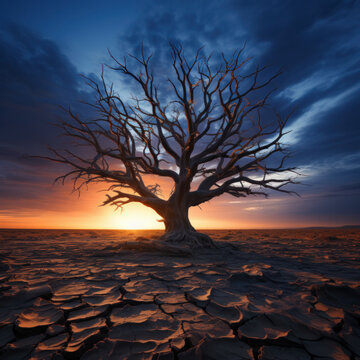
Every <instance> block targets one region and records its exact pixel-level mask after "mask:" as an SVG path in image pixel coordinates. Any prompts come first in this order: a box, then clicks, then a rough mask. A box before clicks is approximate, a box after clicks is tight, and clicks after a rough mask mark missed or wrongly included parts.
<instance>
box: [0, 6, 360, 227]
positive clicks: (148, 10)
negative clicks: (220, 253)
mask: <svg viewBox="0 0 360 360" xmlns="http://www.w3.org/2000/svg"><path fill="white" fill-rule="evenodd" d="M359 24H360V2H359V1H355V0H354V1H346V0H339V1H333V0H318V1H310V0H309V1H306V0H305V1H304V0H301V1H297V0H282V1H280V0H279V1H275V0H274V1H271V0H263V1H248V0H246V1H242V0H239V1H238V0H233V1H212V0H206V1H196V0H192V1H166V0H164V1H145V0H142V1H133V2H130V1H115V0H114V1H109V0H104V1H92V0H87V1H67V0H65V1H56V2H55V1H45V0H44V1H42V0H41V1H40V0H35V1H25V0H24V1H16V0H12V1H8V0H4V1H1V3H0V79H1V86H0V104H1V105H0V107H1V113H0V228H13V227H15V228H16V227H18V228H105V229H111V228H115V229H122V228H149V229H150V228H162V224H161V223H159V222H158V221H157V219H159V216H158V215H157V214H156V213H155V212H153V211H152V210H151V209H148V208H145V207H143V206H140V205H131V206H129V207H128V208H125V209H124V211H123V212H120V211H117V212H114V209H113V208H109V207H99V206H98V205H99V204H101V202H102V200H103V199H104V193H103V192H100V190H101V188H99V187H96V186H90V187H89V190H88V191H83V192H82V193H81V196H80V197H78V195H77V194H73V193H72V192H71V184H70V183H68V184H65V186H62V185H61V184H56V185H53V180H54V178H55V177H56V176H59V175H61V174H62V171H63V168H62V167H60V166H57V165H55V164H49V163H48V162H44V161H41V160H38V159H31V158H28V155H36V154H39V155H45V154H46V153H47V148H46V146H47V144H49V145H51V146H54V147H60V148H61V146H62V144H63V142H64V139H63V138H62V137H61V136H59V134H60V130H59V129H58V128H56V127H55V126H53V123H55V122H56V121H57V120H58V119H59V118H60V117H61V116H63V114H62V113H61V111H60V110H59V107H58V105H63V106H68V105H72V106H75V107H76V106H77V104H78V103H79V102H80V101H82V100H85V101H87V100H89V99H91V94H90V92H89V91H88V89H87V87H86V86H85V85H84V82H83V80H82V77H81V76H80V74H85V75H87V76H90V77H93V78H95V77H96V76H97V75H98V74H99V72H100V70H101V64H102V63H108V62H109V56H108V52H107V49H110V50H111V51H112V53H113V54H115V56H119V57H122V56H123V55H126V54H128V53H136V52H137V51H138V49H139V44H140V43H141V42H143V44H144V46H145V47H146V48H147V49H150V50H151V51H152V52H153V53H154V54H155V55H156V56H157V57H158V58H162V57H164V56H165V55H163V54H165V53H166V52H168V51H169V48H168V42H169V41H181V42H182V43H183V45H184V47H185V49H186V50H187V51H188V52H192V51H195V49H197V48H198V47H200V46H204V47H205V49H206V51H207V52H208V53H210V52H212V51H214V52H221V51H224V52H225V53H229V52H231V51H233V50H235V49H236V48H239V47H242V46H243V44H244V42H245V41H246V53H247V55H249V56H252V57H254V61H255V62H256V63H259V64H263V65H271V66H273V67H274V68H275V69H282V70H283V74H282V75H281V77H279V78H278V79H277V80H276V87H277V89H278V90H277V92H276V94H275V95H274V96H273V99H272V103H273V105H274V106H275V107H276V108H277V109H279V111H281V112H284V113H286V112H289V111H291V110H292V109H293V110H294V114H293V116H292V118H291V120H290V122H289V123H288V130H292V131H291V133H290V134H288V135H287V137H286V138H285V142H287V143H288V144H289V145H290V146H291V149H292V152H293V157H292V159H291V164H292V165H294V166H297V167H298V168H299V171H300V172H301V173H302V174H304V176H303V177H302V178H301V182H302V185H299V186H298V187H297V189H296V190H297V192H298V193H299V194H300V195H301V197H296V196H290V195H286V194H280V195H279V194H270V195H271V196H270V197H269V199H264V198H245V199H237V198H232V197H230V196H223V197H220V198H217V199H215V200H213V201H212V202H209V203H206V204H204V205H202V206H201V208H194V209H191V211H190V217H191V221H192V223H193V225H194V226H195V227H197V228H202V229H206V228H286V227H303V226H341V225H349V224H352V225H357V224H358V225H360V118H359V116H360V115H359V114H360V26H359ZM108 76H111V73H109V75H108ZM110 79H111V78H110ZM111 80H112V81H114V82H116V83H117V86H118V87H119V89H121V91H122V92H124V93H126V92H127V91H130V90H127V84H126V83H121V79H120V78H119V77H116V78H114V79H111Z"/></svg>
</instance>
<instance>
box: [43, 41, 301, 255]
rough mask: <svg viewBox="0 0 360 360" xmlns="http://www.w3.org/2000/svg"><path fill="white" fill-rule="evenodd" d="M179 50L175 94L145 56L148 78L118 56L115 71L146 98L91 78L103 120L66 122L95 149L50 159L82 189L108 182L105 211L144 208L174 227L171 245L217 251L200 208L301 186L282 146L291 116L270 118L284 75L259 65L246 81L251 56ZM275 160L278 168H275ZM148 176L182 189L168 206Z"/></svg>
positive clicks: (141, 60)
mask: <svg viewBox="0 0 360 360" xmlns="http://www.w3.org/2000/svg"><path fill="white" fill-rule="evenodd" d="M170 48H171V55H172V68H171V69H172V74H173V77H172V78H170V79H168V85H169V87H168V92H167V93H165V94H164V93H163V92H161V91H160V90H159V87H158V86H157V85H156V82H155V78H154V74H153V72H152V69H151V66H150V59H151V56H149V57H147V56H145V55H144V51H143V50H142V51H141V55H140V56H139V57H135V56H132V55H130V58H131V59H132V60H133V61H136V62H137V68H139V67H140V68H141V70H140V71H136V70H132V69H130V68H129V65H128V60H129V59H128V58H124V61H123V62H120V61H119V60H117V59H116V58H115V57H113V56H112V55H111V54H110V55H111V57H112V59H113V60H114V61H115V66H111V67H110V66H109V67H110V68H111V69H113V70H114V71H116V72H119V73H121V74H122V75H123V76H124V77H125V78H127V79H129V80H131V81H133V82H134V84H135V85H137V86H138V89H139V91H138V93H139V94H141V97H133V98H132V100H129V101H125V100H124V98H123V97H121V96H120V95H119V94H118V93H116V92H115V91H114V88H113V85H112V84H111V85H108V84H107V83H106V81H105V79H104V75H103V72H102V74H101V81H99V82H97V81H94V80H92V79H89V78H87V80H88V84H89V85H90V86H91V87H92V89H93V90H94V91H95V92H96V101H94V103H87V105H89V106H91V107H92V108H93V109H94V114H96V117H95V118H94V119H93V120H90V121H85V120H83V119H80V117H79V116H78V115H77V114H75V113H74V112H72V110H71V109H69V110H67V111H68V113H69V115H70V117H69V120H66V121H62V123H61V127H62V128H63V130H64V131H65V134H66V135H68V136H70V137H71V138H73V139H74V140H76V142H77V143H81V144H83V145H84V144H85V145H87V146H88V148H87V151H86V152H84V150H78V151H77V152H74V150H63V151H61V150H56V149H52V148H50V150H51V151H52V154H53V155H51V156H48V157H46V158H47V159H49V160H52V161H56V162H59V163H63V164H66V165H69V166H70V170H69V172H67V173H66V174H64V175H63V176H60V177H59V178H57V180H62V181H63V182H64V181H65V179H66V178H69V177H70V178H72V180H73V181H74V188H75V189H77V190H80V189H81V188H82V187H83V186H84V185H87V184H89V183H93V182H102V183H105V184H107V186H106V189H107V191H108V194H107V195H106V197H107V198H106V200H105V201H104V202H103V205H114V206H116V207H117V208H122V207H123V206H124V205H126V204H129V203H140V204H143V205H145V206H148V207H150V208H152V209H153V210H155V211H156V212H157V213H158V214H159V215H160V216H161V217H162V219H163V221H164V224H165V233H164V235H163V236H162V240H164V241H166V242H167V243H172V244H174V243H175V244H178V245H181V246H185V247H187V246H189V247H191V248H194V247H208V246H213V242H212V240H211V239H210V237H208V236H207V235H205V234H201V233H198V232H197V231H196V230H195V229H194V228H193V226H192V225H191V223H190V221H189V217H188V211H189V208H190V207H192V206H198V205H200V204H202V203H204V202H206V201H209V200H211V199H213V198H215V197H218V196H220V195H223V194H230V195H232V196H235V197H237V198H239V197H246V196H249V195H265V196H266V195H267V194H266V193H265V191H266V190H269V189H270V190H275V191H281V192H285V193H290V192H291V191H289V190H286V189H284V188H283V187H284V185H287V184H290V183H294V180H293V179H292V177H291V176H290V175H292V174H291V173H292V172H294V170H295V169H294V168H291V167H286V166H284V161H285V159H286V158H287V157H288V152H287V150H286V149H285V148H284V146H283V144H281V142H280V140H281V139H282V137H283V135H284V134H285V132H284V126H285V124H286V121H287V119H288V117H286V118H284V119H283V118H282V117H281V116H280V115H279V114H277V113H275V112H273V116H272V117H271V119H270V116H269V115H266V113H264V111H265V110H269V109H270V108H269V106H268V100H269V96H270V95H271V93H272V90H270V91H265V90H266V89H267V88H268V85H269V84H270V83H271V82H272V81H273V80H274V79H275V78H276V77H277V76H278V75H279V73H276V74H274V75H272V76H269V77H267V78H266V79H264V80H263V79H260V78H263V77H265V74H266V73H267V71H268V69H267V68H266V67H263V68H260V67H257V68H256V70H254V71H251V72H248V73H247V74H245V70H244V69H246V68H247V64H248V60H249V59H243V55H242V54H243V49H240V50H237V51H235V52H234V53H233V55H232V56H231V58H229V59H227V58H225V56H224V55H222V58H221V62H220V65H219V63H217V64H215V62H214V61H212V58H211V57H205V56H201V52H202V50H201V49H199V50H198V51H197V53H196V54H195V56H194V58H193V59H192V61H189V59H188V58H187V57H186V56H185V55H184V51H183V49H182V48H181V46H175V45H170ZM213 63H214V64H213ZM170 96H172V99H171V100H168V99H169V97H170ZM264 114H265V115H264ZM80 149H82V148H80ZM84 153H85V155H84ZM276 154H277V156H276ZM279 155H280V156H279ZM274 157H275V158H276V165H271V166H269V162H270V163H271V164H274V162H275V161H273V160H270V158H271V159H273V158H274ZM289 174H290V175H289ZM147 175H152V177H151V179H154V178H155V177H161V178H166V179H168V180H169V181H172V182H173V190H172V192H171V194H170V195H169V197H168V198H167V199H165V198H163V197H162V196H161V193H160V192H159V191H160V186H159V185H158V184H156V183H154V184H150V185H149V184H146V182H145V180H144V177H145V176H147Z"/></svg>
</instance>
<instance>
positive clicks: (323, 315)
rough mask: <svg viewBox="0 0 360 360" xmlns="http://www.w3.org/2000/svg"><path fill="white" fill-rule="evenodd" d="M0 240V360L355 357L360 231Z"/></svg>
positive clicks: (52, 234) (54, 233)
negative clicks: (197, 244) (182, 246)
mask: <svg viewBox="0 0 360 360" xmlns="http://www.w3.org/2000/svg"><path fill="white" fill-rule="evenodd" d="M206 233H207V234H208V235H210V236H211V237H212V238H213V239H214V240H215V241H216V244H217V248H216V249H202V250H194V252H193V253H192V254H191V255H190V254H176V253H175V254H168V253H163V252H161V251H156V249H154V250H153V251H151V250H150V249H146V248H145V249H144V248H141V246H140V247H136V244H137V243H139V244H144V242H145V243H146V241H147V240H146V239H149V240H153V239H155V238H156V237H157V236H159V235H160V234H161V231H145V230H144V231H130V230H129V231H125V230H122V231H121V230H119V231H117V230H0V358H1V359H4V360H5V359H6V360H8V359H9V360H10V359H85V360H97V359H179V360H185V359H224V360H226V359H228V360H232V359H234V360H235V359H249V360H250V359H257V360H264V359H267V360H278V359H279V360H292V359H294V360H320V359H322V360H326V359H339V360H340V359H341V360H343V359H344V360H345V359H352V360H355V359H360V262H359V259H360V230H359V229H302V230H242V231H240V230H216V231H213V230H211V231H206Z"/></svg>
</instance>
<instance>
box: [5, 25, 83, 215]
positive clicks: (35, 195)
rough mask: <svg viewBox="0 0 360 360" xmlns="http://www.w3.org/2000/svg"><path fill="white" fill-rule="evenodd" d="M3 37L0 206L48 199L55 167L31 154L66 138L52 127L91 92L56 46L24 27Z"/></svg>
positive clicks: (13, 28)
mask: <svg viewBox="0 0 360 360" xmlns="http://www.w3.org/2000/svg"><path fill="white" fill-rule="evenodd" d="M0 36H1V41H0V54H1V56H0V78H1V83H2V86H1V87H0V107H1V119H0V122H1V132H0V168H1V170H0V198H1V202H0V203H1V205H0V208H2V209H6V208H8V207H12V206H16V205H17V200H24V199H30V198H32V199H39V198H41V197H42V196H44V197H46V196H47V195H46V191H48V189H46V191H44V187H46V186H47V185H48V184H51V183H52V181H53V179H54V177H55V174H56V173H57V171H56V169H55V167H54V166H53V165H52V164H49V163H48V162H44V161H42V160H39V159H34V158H29V155H40V154H45V153H46V144H50V145H52V146H56V145H58V144H60V143H62V142H63V141H64V140H63V139H62V138H61V137H59V134H60V131H59V129H58V128H56V127H55V126H53V123H55V122H56V120H57V119H58V118H60V117H61V116H64V114H63V112H62V110H60V108H59V105H63V106H68V105H69V104H74V103H76V102H77V101H79V100H80V99H85V98H86V96H87V94H85V93H83V92H81V91H80V87H81V82H80V81H81V80H80V76H79V74H78V72H77V70H76V69H75V67H74V66H73V65H72V64H71V62H70V61H69V60H68V59H67V58H66V57H65V56H64V55H63V54H62V52H61V51H60V49H59V48H58V46H57V45H56V44H55V43H54V42H53V41H50V40H46V39H43V38H41V37H39V36H36V35H35V34H33V33H32V32H31V31H29V30H28V29H26V28H23V27H20V26H16V25H10V26H8V27H6V28H5V29H2V31H1V33H0ZM49 202H50V201H49Z"/></svg>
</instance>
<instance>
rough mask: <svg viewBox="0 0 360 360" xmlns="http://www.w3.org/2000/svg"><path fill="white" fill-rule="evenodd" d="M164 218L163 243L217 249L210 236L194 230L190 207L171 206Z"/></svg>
mask: <svg viewBox="0 0 360 360" xmlns="http://www.w3.org/2000/svg"><path fill="white" fill-rule="evenodd" d="M162 216H163V218H164V223H165V234H164V235H163V236H162V237H161V239H162V240H163V241H165V242H167V243H171V244H174V245H178V246H181V247H184V246H185V247H190V248H192V249H193V248H209V247H215V245H214V242H213V241H212V239H211V238H210V236H208V235H205V234H202V233H199V232H197V231H196V230H195V229H194V228H193V226H192V225H191V223H190V220H189V216H188V207H186V206H176V205H169V206H168V208H167V209H166V211H165V212H164V213H163V214H162Z"/></svg>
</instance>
